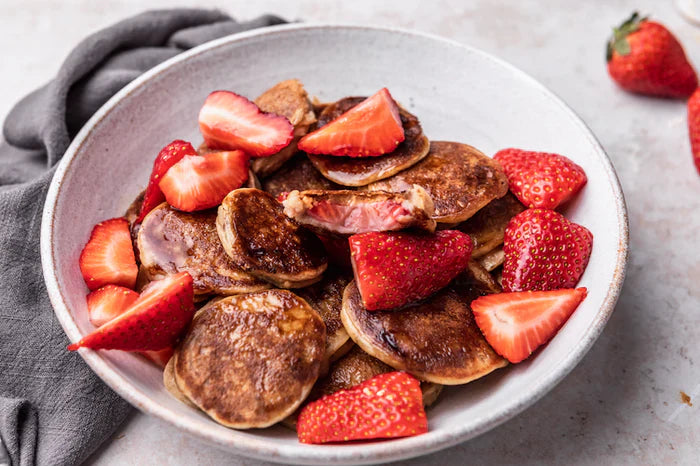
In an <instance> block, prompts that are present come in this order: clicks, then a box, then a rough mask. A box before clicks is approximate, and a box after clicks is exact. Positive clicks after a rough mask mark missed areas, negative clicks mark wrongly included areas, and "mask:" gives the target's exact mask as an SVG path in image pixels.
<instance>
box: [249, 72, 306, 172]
mask: <svg viewBox="0 0 700 466" xmlns="http://www.w3.org/2000/svg"><path fill="white" fill-rule="evenodd" d="M255 104H256V105H257V106H258V107H260V110H262V111H263V112H266V113H276V114H277V115H282V116H284V117H286V118H287V119H288V120H289V122H290V123H291V124H292V125H293V126H294V139H293V140H292V142H291V143H290V144H289V145H288V146H287V147H285V148H284V149H282V150H281V151H279V152H278V153H276V154H272V155H270V156H268V157H259V158H254V159H252V160H251V161H250V166H251V168H252V169H253V172H255V174H256V175H258V176H259V177H260V178H265V177H266V176H270V175H271V174H272V173H274V172H275V171H276V170H277V169H279V168H280V167H281V166H282V165H283V164H284V163H285V162H286V161H287V160H289V159H290V158H291V157H292V156H293V155H294V154H295V153H296V152H297V143H298V142H299V139H300V138H301V137H302V136H303V135H305V134H306V133H307V132H308V130H309V126H310V125H311V124H313V123H315V122H316V114H315V113H314V109H313V106H312V105H311V102H310V101H309V96H308V95H307V94H306V91H305V90H304V86H303V85H302V84H301V82H299V80H298V79H288V80H287V81H282V82H280V83H277V84H276V85H274V86H273V87H271V88H270V89H268V90H267V91H265V92H263V93H262V94H261V95H260V97H258V98H257V99H255Z"/></svg>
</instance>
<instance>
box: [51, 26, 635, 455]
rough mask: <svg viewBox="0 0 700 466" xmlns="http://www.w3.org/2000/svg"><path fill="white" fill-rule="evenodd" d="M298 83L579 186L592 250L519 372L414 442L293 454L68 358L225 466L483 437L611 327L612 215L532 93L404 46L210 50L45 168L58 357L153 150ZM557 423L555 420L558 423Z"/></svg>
mask: <svg viewBox="0 0 700 466" xmlns="http://www.w3.org/2000/svg"><path fill="white" fill-rule="evenodd" d="M287 78H299V79H301V81H302V82H303V83H304V84H305V86H306V88H307V90H308V91H309V92H310V93H311V94H312V95H316V96H318V97H319V98H320V99H321V100H332V99H337V98H340V97H344V96H348V95H363V94H364V95H368V94H371V93H373V92H374V91H376V90H377V89H379V88H380V87H382V86H387V87H389V88H390V89H391V92H392V94H393V96H394V97H395V98H396V99H397V100H398V101H399V102H401V103H402V104H403V105H404V106H406V107H408V109H409V110H410V111H411V112H412V113H414V114H415V115H417V116H418V117H419V118H420V120H421V123H422V125H423V128H424V130H425V133H426V134H427V135H428V137H429V138H431V139H435V140H439V139H446V140H454V141H460V142H465V143H468V144H471V145H473V146H475V147H477V148H479V149H480V150H482V151H483V152H485V153H486V154H490V155H493V154H494V153H495V152H496V151H497V150H498V149H501V148H504V147H510V146H515V147H522V148H528V149H533V150H543V151H555V152H559V153H563V154H565V155H567V156H568V157H570V158H571V159H573V160H574V161H575V162H576V163H578V164H579V165H581V166H582V167H583V168H584V169H585V171H586V173H587V174H588V179H589V181H588V185H587V186H586V187H585V189H584V190H583V192H582V194H581V195H580V196H578V198H577V199H576V200H575V201H574V202H573V203H572V204H570V205H569V206H568V207H567V211H566V215H567V216H568V217H569V218H570V219H571V220H573V221H575V222H578V223H581V224H583V225H585V226H586V227H588V228H589V229H590V230H591V231H592V232H593V234H594V237H595V243H594V248H593V253H592V256H591V260H590V263H589V265H588V268H587V270H586V272H585V274H584V275H583V277H582V279H581V283H580V286H585V287H588V290H589V295H588V298H587V299H586V300H585V301H584V302H583V304H582V305H581V306H580V307H579V309H578V310H577V311H576V312H575V313H574V315H573V316H572V317H571V319H569V321H568V322H567V323H566V325H565V326H564V327H563V329H562V330H561V331H560V332H559V333H558V334H557V336H556V337H555V338H554V339H553V340H552V341H551V342H550V343H549V344H548V345H547V346H546V347H544V348H543V349H542V350H541V351H539V352H538V353H537V354H536V355H535V357H533V358H531V359H530V360H528V361H527V362H524V363H522V364H519V365H517V366H512V367H509V368H506V369H503V370H499V371H497V372H496V373H493V374H491V375H489V376H487V377H485V378H484V379H481V380H479V381H477V382H474V383H471V384H468V385H464V386H457V387H450V388H448V389H446V390H445V392H444V393H443V396H442V398H441V399H440V401H439V402H438V403H437V405H436V406H435V407H434V408H432V409H430V410H429V412H428V418H429V427H430V432H429V433H427V434H425V435H421V436H418V437H411V438H406V439H398V440H392V441H383V442H374V443H367V444H349V445H333V446H329V445H324V446H315V445H303V444H300V443H298V441H297V439H296V436H295V435H294V433H293V432H291V431H289V430H287V429H286V428H284V427H274V428H270V429H266V430H251V431H235V430H230V429H227V428H225V427H222V426H220V425H218V424H216V423H214V422H213V421H211V420H210V419H209V418H208V417H207V416H205V415H204V414H202V413H200V412H197V411H195V410H193V409H191V408H188V407H187V406H185V405H184V404H181V403H180V402H178V401H176V400H175V399H174V398H172V397H170V395H168V393H167V392H166V391H165V389H164V388H163V384H162V382H161V372H160V371H159V370H158V369H157V368H156V367H154V366H152V365H150V364H149V363H147V362H145V361H143V360H141V359H139V358H137V357H135V356H132V355H130V354H127V353H121V352H118V351H97V352H96V351H91V350H86V349H81V350H80V355H81V356H82V357H83V358H84V359H85V361H86V362H87V363H88V364H89V365H90V366H91V367H92V369H93V370H94V371H95V372H96V373H97V374H98V375H99V376H100V377H101V378H102V379H103V380H104V381H105V382H106V383H107V384H108V385H109V386H111V387H112V388H113V389H114V390H115V391H116V392H117V393H119V394H120V395H121V396H123V397H124V398H125V399H127V400H128V401H129V402H130V403H132V404H133V405H134V406H136V407H137V408H139V409H140V410H142V411H144V412H146V413H149V414H152V415H154V416H158V417H160V418H161V419H164V420H166V421H167V422H170V423H171V424H174V425H175V426H177V427H179V428H180V429H182V430H184V431H186V432H189V433H190V434H192V435H194V436H196V437H198V438H201V439H203V440H206V441H209V442H213V443H215V444H217V445H219V446H221V447H223V448H226V449H229V450H230V451H232V452H235V453H239V454H243V455H247V456H251V457H255V458H262V459H266V460H270V461H277V462H283V463H311V464H363V463H373V462H381V461H389V460H397V459H401V458H407V457H412V456H418V455H423V454H426V453H429V452H432V451H435V450H438V449H441V448H445V447H448V446H450V445H454V444H456V443H459V442H462V441H464V440H467V439H470V438H472V437H474V436H476V435H479V434H480V433H483V432H485V431H487V430H489V429H491V428H493V427H495V426H496V425H498V424H500V423H502V422H504V421H506V420H508V419H510V418H511V417H513V416H515V415H516V414H518V413H519V412H521V411H522V410H524V409H525V408H526V407H528V406H529V405H531V404H532V403H534V402H535V401H536V400H537V399H539V398H540V397H541V396H543V395H544V394H545V393H547V392H548V391H549V390H550V389H551V388H552V387H553V386H554V385H556V384H557V383H558V382H559V381H560V380H561V379H562V378H563V377H564V376H565V375H566V374H568V373H569V371H571V369H573V368H574V367H575V366H576V364H577V363H578V362H579V360H580V359H581V358H582V357H583V355H584V354H585V353H586V352H587V351H588V349H589V348H590V347H591V345H592V344H593V342H594V341H595V339H596V338H597V337H598V335H599V334H600V332H601V331H602V329H603V327H604V325H605V323H606V321H607V320H608V318H609V317H610V314H611V313H612V311H613V308H614V306H615V302H616V300H617V297H618V294H619V292H620V288H621V286H622V281H623V279H624V271H625V263H626V259H627V243H628V233H627V213H626V208H625V202H624V198H623V195H622V192H621V190H620V185H619V183H618V180H617V177H616V174H615V171H614V169H613V167H612V165H611V163H610V160H609V159H608V157H607V156H606V154H605V152H604V151H603V149H602V148H601V146H600V144H599V143H598V142H597V141H596V139H595V137H594V136H593V134H591V132H590V131H589V129H588V128H587V127H586V125H585V124H584V123H583V122H582V121H581V120H580V119H579V118H578V117H577V116H576V114H575V113H574V112H573V111H572V110H571V109H570V108H569V107H567V106H566V104H564V103H563V102H562V101H561V100H560V99H558V98H557V97H556V96H554V95H553V94H552V93H551V92H550V91H548V90H547V89H546V88H545V87H544V86H542V85H541V84H539V83H537V82H536V81H535V80H534V79H532V78H530V77H529V76H527V75H526V74H524V73H523V72H521V71H519V70H517V69H515V68H514V67H512V66H510V65H508V64H506V63H504V62H502V61H501V60H498V59H496V58H494V57H492V56H490V55H488V54H486V53H483V52H480V51H478V50H475V49H472V48H470V47H467V46H464V45H461V44H458V43H456V42H453V41H450V40H446V39H442V38H439V37H434V36H429V35H425V34H420V33H416V32H410V31H404V30H396V29H382V28H370V27H357V26H338V25H287V26H278V27H273V28H268V29H263V30H257V31H252V32H248V33H243V34H238V35H235V36H231V37H227V38H223V39H220V40H217V41H214V42H211V43H208V44H205V45H203V46H201V47H198V48H196V49H193V50H191V51H189V52H187V53H184V54H182V55H180V56H178V57H175V58H174V59H172V60H169V61H168V62H166V63H163V64H162V65H160V66H158V67H156V68H154V69H153V70H151V71H149V72H147V73H145V74H144V75H143V76H141V77H140V78H138V79H136V80H135V81H134V82H132V83H131V84H129V85H128V86H127V87H126V88H124V89H123V90H122V91H121V92H119V93H118V94H117V95H116V96H114V98H112V99H111V100H110V101H109V102H108V103H107V104H105V105H104V106H103V107H102V108H101V109H100V110H99V111H98V112H97V113H96V114H95V115H94V116H93V118H92V119H90V121H89V122H88V123H87V124H86V125H85V127H84V128H83V129H82V130H81V131H80V133H79V134H78V136H77V137H76V138H75V140H74V141H73V143H72V144H71V146H70V148H69V149H68V151H67V152H66V154H65V156H64V157H63V160H62V161H61V163H60V165H59V167H58V170H57V172H56V175H55V177H54V179H53V182H52V184H51V187H50V189H49V193H48V197H47V200H46V205H45V208H44V216H43V224H42V232H41V255H42V265H43V271H44V276H45V280H46V286H47V289H48V291H49V295H50V297H51V302H52V303H53V306H54V308H55V311H56V315H57V316H58V319H59V320H60V322H61V324H62V326H63V328H64V329H65V331H66V333H67V335H68V337H69V338H70V339H71V340H72V341H77V340H78V339H79V338H80V337H81V335H84V334H85V333H87V332H89V331H90V330H91V326H90V324H89V322H88V319H87V310H86V305H85V294H86V292H87V288H86V287H85V285H84V283H83V280H82V278H81V275H80V270H79V268H78V256H79V254H80V250H81V248H82V246H83V245H84V244H85V242H86V241H87V239H88V237H89V234H90V231H91V228H92V226H93V225H94V224H95V223H97V222H99V221H101V220H104V219H106V218H110V217H115V216H119V215H121V214H122V213H123V212H124V210H125V209H126V207H127V206H128V204H129V203H130V201H131V200H132V199H133V198H134V197H135V196H136V194H137V193H138V192H139V191H140V190H141V189H143V187H144V186H145V184H146V182H147V180H148V175H149V172H150V167H151V165H152V163H153V158H154V156H155V154H156V153H157V152H158V150H159V149H160V148H161V147H162V146H163V145H165V144H166V143H168V142H170V141H171V140H173V139H176V138H183V139H188V140H191V141H192V142H193V143H194V144H198V143H199V142H200V140H201V138H200V136H199V134H198V130H197V113H198V111H199V108H200V106H201V104H202V102H203V101H204V98H205V97H206V96H207V94H208V93H209V92H211V91H212V90H215V89H231V90H235V91H236V92H238V93H241V94H244V95H247V96H248V97H255V96H256V95H257V94H259V93H260V92H262V91H263V90H265V89H266V88H267V87H269V86H271V85H273V84H274V83H276V82H278V81H280V80H283V79H287ZM562 409H565V407H562Z"/></svg>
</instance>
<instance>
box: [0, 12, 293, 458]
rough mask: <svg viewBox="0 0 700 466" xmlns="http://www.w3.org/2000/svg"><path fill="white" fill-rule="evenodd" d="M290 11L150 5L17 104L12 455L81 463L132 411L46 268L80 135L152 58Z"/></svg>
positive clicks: (9, 345) (3, 407)
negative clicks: (67, 323) (70, 329)
mask: <svg viewBox="0 0 700 466" xmlns="http://www.w3.org/2000/svg"><path fill="white" fill-rule="evenodd" d="M283 22H284V21H283V20H282V19H280V18H277V17H275V16H270V15H266V16H262V17H259V18H257V19H254V20H252V21H249V22H243V23H239V22H236V21H234V20H233V19H231V18H230V17H229V16H228V15H226V14H224V13H221V12H219V11H212V10H200V9H177V10H160V11H149V12H146V13H143V14H140V15H138V16H134V17H132V18H129V19H126V20H124V21H121V22H119V23H117V24H115V25H113V26H111V27H108V28H106V29H103V30H102V31H99V32H97V33H95V34H93V35H91V36H89V37H88V38H86V39H85V40H83V41H82V42H81V43H80V44H78V46H77V47H76V48H75V49H74V50H73V51H72V52H71V53H70V55H68V57H67V58H66V60H65V62H64V63H63V65H62V66H61V68H60V70H59V71H58V74H57V75H56V77H55V78H54V79H53V80H52V81H50V82H49V83H48V84H46V85H45V86H44V87H42V88H40V89H38V90H37V91H35V92H33V93H31V94H30V95H28V96H26V97H25V98H24V99H22V100H21V101H20V102H19V103H18V104H17V105H16V106H15V108H14V109H13V110H12V111H11V112H10V115H9V116H8V117H7V120H6V121H5V125H4V128H3V132H4V139H5V141H6V142H2V144H1V145H0V466H2V465H3V464H7V463H9V464H12V465H16V466H19V465H22V466H24V465H31V464H50V465H64V464H66V465H67V464H77V463H80V462H82V461H83V460H84V459H85V458H87V456H88V455H90V453H92V451H94V450H95V448H97V447H98V446H99V444H100V443H101V442H102V441H104V440H105V439H106V438H107V437H108V436H109V435H110V434H111V433H112V432H113V431H114V429H115V428H116V427H117V426H118V425H119V424H120V423H121V422H122V421H123V420H124V418H125V417H126V415H127V414H128V412H129V410H130V408H129V406H128V404H127V403H126V402H125V401H123V400H121V399H120V398H119V397H118V396H117V395H116V394H115V393H113V392H112V391H111V390H110V389H109V388H108V387H106V386H105V385H104V384H103V383H102V382H101V381H100V380H99V379H98V378H97V376H95V374H93V373H92V371H90V369H89V368H88V366H87V365H86V364H85V363H84V362H83V360H82V359H81V358H80V356H78V354H77V353H69V352H68V351H66V345H67V344H68V339H67V337H66V336H65V334H64V333H63V330H62V328H61V326H60V325H59V323H58V321H57V320H56V318H55V316H54V314H53V310H52V308H51V304H50V302H49V298H48V295H47V293H46V289H45V287H44V282H43V278H42V273H41V264H40V258H39V227H40V223H41V213H42V207H43V204H44V199H45V197H46V191H47V188H48V185H49V182H50V181H51V177H52V176H53V173H54V166H55V165H56V163H57V162H58V161H59V160H60V158H61V156H62V155H63V153H64V152H65V150H66V149H67V148H68V145H69V143H70V140H71V138H72V137H73V136H75V134H76V133H77V132H78V130H79V129H80V127H81V126H82V125H83V124H84V123H85V121H87V119H88V118H89V117H90V116H91V115H92V114H93V112H95V111H96V110H97V109H98V108H99V107H100V106H101V105H102V104H103V103H105V102H106V101H107V100H108V99H109V98H110V97H111V96H112V95H113V94H114V93H115V92H117V91H118V90H119V89H121V88H122V87H123V86H124V85H126V84H127V83H129V82H130V81H131V80H133V79H134V78H136V77H137V76H139V75H140V74H141V73H143V72H144V71H146V70H147V69H149V68H152V67H153V66H155V65H157V64H158V63H160V62H162V61H164V60H166V59H168V58H170V57H172V56H174V55H177V54H178V53H180V52H182V51H183V50H185V49H188V48H190V47H194V46H196V45H199V44H202V43H204V42H207V41H209V40H212V39H215V38H217V37H222V36H225V35H228V34H233V33H236V32H240V31H244V30H247V29H252V28H256V27H263V26H269V25H273V24H279V23H283ZM47 39H48V38H47ZM10 71H11V68H10Z"/></svg>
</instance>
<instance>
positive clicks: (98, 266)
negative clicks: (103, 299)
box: [79, 218, 139, 291]
mask: <svg viewBox="0 0 700 466" xmlns="http://www.w3.org/2000/svg"><path fill="white" fill-rule="evenodd" d="M79 264H80V272H81V273H82V274H83V279H84V280H85V284H86V285H87V286H88V288H89V289H90V291H94V290H96V289H98V288H100V287H102V286H104V285H107V284H114V285H120V286H124V287H127V288H133V287H134V286H135V285H136V276H137V275H138V273H139V268H138V266H137V265H136V257H135V256H134V248H133V244H132V242H131V233H129V222H128V221H127V220H126V219H125V218H112V219H109V220H105V221H104V222H100V223H98V224H97V225H95V227H94V228H93V229H92V233H91V235H90V239H89V240H88V242H87V244H86V245H85V247H84V248H83V251H82V252H81V253H80V260H79Z"/></svg>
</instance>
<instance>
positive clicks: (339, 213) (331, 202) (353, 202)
mask: <svg viewBox="0 0 700 466" xmlns="http://www.w3.org/2000/svg"><path fill="white" fill-rule="evenodd" d="M282 205H284V213H285V214H287V216H289V217H291V218H293V219H294V220H296V221H297V222H299V223H301V224H302V225H304V226H305V227H307V228H310V229H312V230H314V231H316V232H318V233H320V234H323V235H328V234H329V233H330V234H339V235H353V234H358V233H367V232H370V231H396V230H403V229H406V228H416V229H420V230H425V231H429V232H431V233H432V232H433V231H435V220H433V219H432V214H433V201H432V199H430V196H428V193H426V192H425V189H423V188H421V187H420V186H413V187H411V189H409V190H408V191H406V192H404V193H389V192H385V191H348V190H342V191H322V190H309V191H292V192H290V193H289V195H288V196H287V198H286V199H285V200H284V201H283V203H282Z"/></svg>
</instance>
